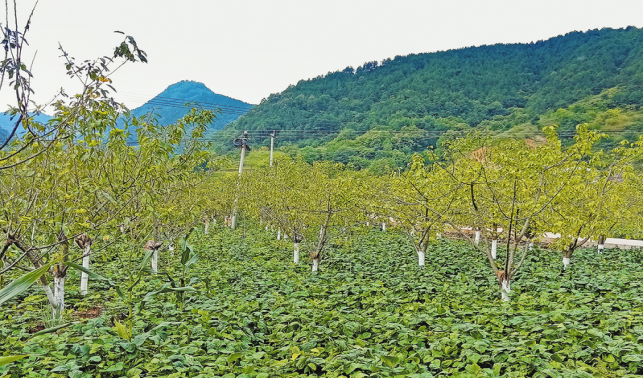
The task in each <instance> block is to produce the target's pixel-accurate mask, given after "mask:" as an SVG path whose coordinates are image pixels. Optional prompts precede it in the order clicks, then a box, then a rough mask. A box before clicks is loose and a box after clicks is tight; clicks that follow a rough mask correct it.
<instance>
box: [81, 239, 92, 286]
mask: <svg viewBox="0 0 643 378" xmlns="http://www.w3.org/2000/svg"><path fill="white" fill-rule="evenodd" d="M90 252H91V247H90V246H88V247H87V248H85V253H84V254H83V268H85V269H89V254H90ZM88 284H89V275H87V273H85V272H81V273H80V295H87V286H88Z"/></svg>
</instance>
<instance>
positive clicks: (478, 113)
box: [219, 27, 643, 171]
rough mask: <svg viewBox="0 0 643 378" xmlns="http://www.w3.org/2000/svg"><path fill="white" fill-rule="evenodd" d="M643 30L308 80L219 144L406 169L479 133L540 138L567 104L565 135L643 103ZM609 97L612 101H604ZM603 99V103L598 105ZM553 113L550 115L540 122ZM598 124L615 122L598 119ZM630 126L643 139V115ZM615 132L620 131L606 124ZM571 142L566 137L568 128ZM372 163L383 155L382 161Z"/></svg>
mask: <svg viewBox="0 0 643 378" xmlns="http://www.w3.org/2000/svg"><path fill="white" fill-rule="evenodd" d="M642 56H643V30H641V29H637V28H633V27H630V28H627V29H619V30H614V29H601V30H592V31H588V32H585V33H581V32H573V33H569V34H566V35H564V36H559V37H556V38H552V39H549V40H547V41H539V42H536V43H530V44H512V45H503V44H498V45H493V46H482V47H472V48H464V49H458V50H450V51H445V52H438V53H431V54H416V55H409V56H405V57H395V58H394V59H385V60H384V61H383V62H381V63H378V62H370V63H366V64H364V65H363V66H361V67H359V68H357V69H353V68H352V67H347V68H346V69H344V70H342V71H337V72H332V73H329V74H327V75H325V76H320V77H317V78H314V79H311V80H302V81H300V82H299V83H297V85H294V86H290V87H289V88H288V89H286V90H285V91H283V92H282V93H278V94H273V95H271V96H269V97H268V98H267V99H264V100H263V101H262V102H261V104H259V105H258V106H257V107H255V108H254V109H252V110H251V111H250V112H248V114H246V115H245V116H243V117H241V118H240V119H239V120H238V121H236V122H234V123H232V124H231V125H229V126H228V127H227V128H226V130H224V132H223V133H222V134H221V135H220V140H221V141H222V142H220V144H219V149H220V150H221V151H229V150H230V146H229V145H228V144H226V141H227V140H228V139H229V138H232V137H233V136H235V135H237V134H238V133H239V132H241V131H243V130H248V131H249V132H250V133H251V134H252V135H253V136H255V138H256V139H255V143H256V144H262V145H267V143H269V138H267V134H268V133H269V132H271V131H272V130H277V131H278V133H279V135H280V139H279V140H278V143H279V145H281V146H284V145H285V146H288V145H291V146H293V147H291V148H292V149H293V150H298V152H300V153H303V154H304V156H306V158H307V159H308V160H309V161H312V160H318V159H328V158H330V159H333V160H335V161H338V162H343V163H352V164H354V165H355V166H356V167H358V168H364V167H370V166H371V164H375V167H373V168H374V170H375V171H377V170H378V169H376V168H377V166H390V167H400V166H403V165H405V164H406V162H408V156H409V155H410V153H412V152H417V151H421V150H423V149H425V148H426V147H427V146H436V145H438V142H439V138H440V137H442V138H452V137H454V136H459V135H462V133H463V132H466V131H467V130H469V129H470V128H478V129H485V130H490V131H492V132H496V133H499V132H504V131H508V130H510V129H512V128H516V129H515V130H514V132H513V134H514V135H518V136H522V137H524V136H531V135H534V134H537V133H538V131H539V130H540V129H541V128H542V126H543V125H547V124H549V123H550V121H551V120H552V119H556V117H553V118H552V116H551V112H555V111H556V110H557V109H561V108H568V107H570V106H572V105H573V104H580V103H584V104H586V105H588V104H589V105H592V106H593V105H596V106H597V108H596V109H594V108H593V107H592V106H589V107H584V108H583V107H580V105H577V106H576V107H575V108H573V109H568V110H570V111H571V112H573V113H575V114H577V115H578V116H572V117H563V114H558V116H560V117H559V118H561V117H562V118H564V119H563V121H564V122H562V123H561V127H562V130H564V131H567V132H568V133H567V134H568V135H567V136H568V137H571V135H572V134H573V130H574V128H575V126H576V124H577V123H582V122H586V121H587V120H586V118H592V117H593V116H592V114H594V113H595V112H597V111H601V112H605V111H606V110H609V109H620V112H621V114H623V113H627V114H632V112H637V111H638V110H639V108H640V106H641V105H643V63H642V62H643V60H641V57H642ZM601 95H602V97H601ZM597 96H598V97H601V98H603V101H602V102H600V104H594V103H593V102H592V101H591V100H590V99H592V98H596V97H597ZM541 118H543V119H541ZM593 121H595V124H596V125H597V126H599V127H603V126H605V124H604V123H603V122H601V119H600V118H596V117H593ZM623 121H624V120H621V121H619V122H617V123H619V124H620V127H621V129H619V132H620V131H628V130H631V131H632V132H633V133H636V132H638V131H639V129H640V128H641V122H640V121H639V117H638V116H637V117H630V119H629V121H628V122H623ZM605 130H606V131H610V128H609V127H606V129H605ZM561 136H563V137H564V136H565V135H564V133H563V134H561ZM374 160H378V161H377V162H374Z"/></svg>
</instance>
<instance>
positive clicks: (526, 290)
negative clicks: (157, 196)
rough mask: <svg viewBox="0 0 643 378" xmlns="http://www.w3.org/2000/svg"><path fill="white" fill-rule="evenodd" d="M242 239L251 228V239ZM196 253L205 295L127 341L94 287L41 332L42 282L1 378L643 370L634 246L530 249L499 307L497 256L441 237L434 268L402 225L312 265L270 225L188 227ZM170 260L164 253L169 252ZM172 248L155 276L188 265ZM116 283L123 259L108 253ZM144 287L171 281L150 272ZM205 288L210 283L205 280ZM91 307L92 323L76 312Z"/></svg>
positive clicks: (102, 266) (2, 332) (114, 307)
mask: <svg viewBox="0 0 643 378" xmlns="http://www.w3.org/2000/svg"><path fill="white" fill-rule="evenodd" d="M243 234H246V237H245V238H244V237H243ZM191 242H192V243H193V244H195V248H196V250H198V251H199V252H200V253H201V259H200V260H199V262H198V263H197V267H196V268H194V269H193V270H192V271H191V273H190V277H191V278H192V283H193V285H194V286H195V287H196V288H197V289H198V290H199V291H198V292H194V293H187V294H186V295H187V299H186V304H185V306H184V307H183V309H181V306H180V304H179V301H178V296H176V295H175V294H174V293H171V294H160V295H159V296H157V297H156V298H155V299H152V300H149V301H147V302H146V304H145V306H142V308H138V310H140V311H139V313H137V314H135V316H134V322H135V326H134V331H133V337H132V339H131V341H126V340H124V339H122V338H121V337H119V336H118V334H117V332H116V331H115V328H114V324H113V321H114V319H121V320H122V319H123V317H124V316H125V315H126V314H127V312H128V309H127V308H126V306H125V305H124V304H123V302H122V301H121V300H120V298H119V297H118V296H117V295H116V293H115V291H114V290H113V289H110V288H109V286H108V285H107V284H105V283H101V282H96V281H91V282H90V290H92V291H91V293H90V295H88V296H87V297H84V298H83V297H81V296H80V295H79V293H78V288H77V286H78V277H77V275H74V274H71V276H70V279H69V282H68V289H69V290H68V309H69V310H68V311H67V313H66V314H65V316H66V318H67V319H68V320H69V321H70V322H73V324H72V325H71V326H69V327H67V328H63V329H61V330H59V331H57V332H56V333H49V334H45V335H38V336H33V332H34V331H35V329H34V327H36V326H37V325H38V323H39V322H40V321H41V318H42V315H43V311H48V310H43V309H46V306H44V305H45V304H46V303H45V298H44V295H42V294H41V292H42V290H41V289H39V288H37V287H34V288H33V289H32V290H31V291H30V292H29V293H28V294H27V295H25V296H22V297H20V298H17V299H15V300H14V301H12V302H10V303H9V305H7V306H5V308H3V309H2V312H1V313H0V353H1V354H2V355H16V354H31V356H30V357H28V358H25V359H23V360H20V361H17V362H14V363H12V364H10V365H7V366H4V367H0V377H226V378H227V377H230V378H232V377H238V378H241V377H257V378H262V377H355V378H357V377H437V376H460V377H497V376H503V377H523V376H535V377H549V376H551V377H589V376H601V377H621V376H632V377H633V376H640V375H641V374H643V366H642V361H643V354H642V352H643V344H642V342H643V305H642V301H643V288H642V287H641V282H643V280H642V278H643V274H642V273H641V269H640V267H641V262H642V260H643V254H642V253H641V252H640V251H634V250H633V251H620V250H608V251H606V252H605V253H604V254H603V255H597V254H596V253H595V251H593V250H582V251H579V252H578V253H577V254H576V255H575V256H574V258H573V263H572V266H571V269H569V270H568V271H563V270H562V264H561V256H560V254H559V253H557V252H554V251H548V250H536V251H534V253H533V254H532V255H531V256H530V257H529V258H528V260H527V261H526V262H525V264H524V268H523V270H522V272H521V273H520V274H519V275H517V276H516V277H515V281H514V282H512V300H511V302H510V303H504V302H502V301H501V300H500V295H499V290H498V285H497V280H496V279H495V277H493V275H492V273H491V269H490V268H489V267H488V262H486V261H485V258H484V257H483V256H479V255H478V254H476V253H475V252H473V251H472V250H471V249H470V248H469V247H468V246H467V245H465V244H461V243H459V242H453V241H443V242H441V243H439V244H438V245H435V246H432V248H431V251H430V253H427V261H426V264H427V265H426V267H425V268H423V269H420V268H418V267H417V258H416V255H415V252H413V250H412V248H411V246H410V245H409V244H408V242H407V239H406V238H405V237H404V236H403V235H401V234H397V233H395V232H386V233H382V232H375V231H373V232H370V233H368V234H365V235H356V236H354V237H352V238H351V239H350V241H349V242H343V243H341V244H340V245H338V244H335V245H332V246H330V248H329V249H328V250H327V252H326V254H325V259H324V260H323V262H322V264H321V268H320V271H319V272H318V273H316V274H313V273H311V272H310V266H309V265H308V264H305V263H301V264H300V265H294V264H292V263H291V262H290V261H291V258H292V245H291V244H290V243H287V242H284V241H277V240H274V235H272V234H269V233H267V232H264V231H252V230H247V231H246V232H243V231H241V230H239V231H237V232H236V233H233V232H231V231H229V230H227V229H217V230H215V232H214V233H213V234H211V235H203V234H199V235H196V236H193V237H192V239H191ZM164 253H165V254H167V253H168V252H167V251H166V252H164ZM178 259H179V257H178V256H177V257H175V258H174V259H171V258H170V256H167V255H164V256H163V258H162V259H161V265H160V267H161V269H163V267H165V266H169V267H170V268H169V272H170V275H172V274H174V273H175V272H176V271H178V269H179V265H178V262H174V263H172V261H174V260H178ZM97 260H99V261H97V262H96V266H97V268H96V271H97V272H99V273H100V274H102V275H105V276H107V277H110V278H112V279H113V280H114V281H117V282H119V279H121V280H122V279H123V277H122V275H123V272H124V271H125V269H128V267H127V266H125V267H124V266H121V265H119V263H117V262H116V261H102V262H101V261H100V258H97ZM144 279H145V282H143V283H142V285H140V286H139V287H138V288H137V292H136V294H137V295H138V296H139V297H140V298H143V297H144V296H145V293H146V292H148V291H150V290H155V289H158V288H159V287H160V286H161V285H162V284H163V283H164V282H165V281H166V280H167V278H165V276H163V275H159V276H145V277H144ZM206 282H207V283H208V284H207V285H206ZM95 306H101V307H103V308H104V312H103V313H102V314H101V315H100V316H99V317H97V318H93V319H78V314H79V313H81V312H82V311H85V310H87V309H91V308H93V307H95Z"/></svg>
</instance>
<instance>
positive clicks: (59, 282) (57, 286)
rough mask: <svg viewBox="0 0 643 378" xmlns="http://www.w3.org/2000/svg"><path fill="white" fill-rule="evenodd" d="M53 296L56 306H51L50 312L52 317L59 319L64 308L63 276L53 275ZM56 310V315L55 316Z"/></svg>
mask: <svg viewBox="0 0 643 378" xmlns="http://www.w3.org/2000/svg"><path fill="white" fill-rule="evenodd" d="M54 298H55V300H56V307H54V308H53V310H52V314H53V317H54V319H61V318H62V316H63V311H64V310H65V277H55V276H54ZM56 310H58V315H59V316H58V317H56Z"/></svg>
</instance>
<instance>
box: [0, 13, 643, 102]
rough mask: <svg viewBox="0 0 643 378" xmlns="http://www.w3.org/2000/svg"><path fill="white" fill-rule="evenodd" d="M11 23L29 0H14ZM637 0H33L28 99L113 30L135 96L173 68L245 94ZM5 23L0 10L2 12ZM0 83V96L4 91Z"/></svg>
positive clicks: (597, 18) (520, 38)
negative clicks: (141, 58)
mask: <svg viewBox="0 0 643 378" xmlns="http://www.w3.org/2000/svg"><path fill="white" fill-rule="evenodd" d="M17 2H18V7H19V15H20V17H21V20H20V21H19V23H20V24H23V23H24V20H26V16H27V15H28V13H29V11H30V10H31V7H32V6H33V4H34V2H35V0H18V1H17ZM642 15H643V1H642V0H610V1H607V0H582V1H576V0H555V1H554V0H539V1H520V0H442V1H432V0H431V1H429V0H425V1H411V0H396V1H391V0H389V1H379V0H370V1H361V0H360V1H353V0H342V1H337V0H324V1H305V0H298V1H288V0H270V1H267V0H264V1H257V0H256V1H246V0H234V1H232V0H229V1H216V0H182V1H177V0H174V1H167V0H110V1H105V0H100V1H99V0H56V1H54V0H40V2H39V4H38V6H37V7H36V10H35V14H34V17H33V23H32V26H31V30H30V31H29V34H28V41H29V43H30V47H29V49H28V50H27V51H26V56H27V58H28V60H31V58H32V57H33V55H34V53H35V52H36V50H37V56H36V59H35V63H34V67H33V73H34V76H35V79H34V82H33V84H34V88H35V90H36V96H35V97H34V99H35V100H36V101H37V102H43V101H45V100H47V99H48V98H49V97H51V96H52V95H53V94H54V93H55V91H56V89H58V88H60V87H64V88H66V89H68V91H69V92H73V90H74V88H75V87H74V84H73V83H72V81H71V80H70V79H69V78H67V77H66V76H65V70H64V62H63V60H62V58H60V52H59V51H58V50H57V48H58V43H59V42H60V43H61V44H62V45H63V47H64V48H65V49H66V50H67V51H68V52H69V53H70V55H72V56H74V57H76V60H77V61H79V60H84V59H90V58H95V57H98V56H102V55H110V54H111V53H112V51H113V48H114V46H116V45H117V44H118V43H120V41H121V40H122V36H121V35H119V34H115V33H114V31H115V30H121V31H123V32H125V33H127V34H129V35H132V36H134V37H135V38H136V40H137V42H138V43H139V45H140V47H141V48H142V49H143V50H145V51H146V52H147V54H148V58H149V63H148V64H132V65H127V66H125V67H123V68H122V69H121V70H120V71H119V72H117V73H116V74H115V75H114V77H113V79H114V86H115V87H116V89H117V90H118V91H119V92H118V94H117V96H116V97H117V99H119V100H120V101H122V102H124V103H125V104H126V105H127V106H129V107H131V108H134V107H137V106H139V105H141V104H142V103H143V102H145V101H146V100H148V99H150V98H152V97H153V96H154V95H156V94H158V93H160V92H161V91H163V90H164V89H165V88H166V87H167V86H168V85H170V84H173V83H175V82H177V81H180V80H195V81H200V82H203V83H205V85H207V86H208V87H209V88H210V89H212V90H213V91H215V92H217V93H220V94H224V95H227V96H230V97H234V98H237V99H240V100H243V101H246V102H250V103H254V104H256V103H259V102H260V101H261V99H262V98H265V97H267V96H268V95H270V94H271V93H276V92H280V91H282V90H284V89H285V88H286V87H288V85H290V84H296V83H297V82H298V81H299V80H302V79H308V78H311V77H315V76H318V75H323V74H326V73H328V72H329V71H336V70H340V69H343V68H345V67H347V66H353V67H355V68H356V67H358V66H359V65H361V64H363V63H364V62H367V61H373V60H378V61H381V60H382V59H385V58H389V57H391V58H392V57H394V56H396V55H407V54H411V53H422V52H434V51H439V50H448V49H453V48H459V47H465V46H479V45H484V44H495V43H515V42H531V41H537V40H541V39H547V38H550V37H554V36H557V35H560V34H565V33H567V32H570V31H574V30H580V31H585V30H588V29H595V28H603V27H613V28H620V27H626V26H628V25H634V26H637V27H642V26H643V17H642ZM3 24H4V22H3ZM9 95H10V94H9V93H7V88H3V89H2V93H1V94H0V104H1V105H2V106H3V107H4V104H7V103H8V102H9V101H10V99H11V97H10V96H9Z"/></svg>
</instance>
